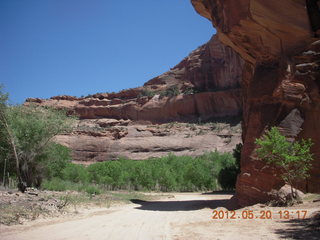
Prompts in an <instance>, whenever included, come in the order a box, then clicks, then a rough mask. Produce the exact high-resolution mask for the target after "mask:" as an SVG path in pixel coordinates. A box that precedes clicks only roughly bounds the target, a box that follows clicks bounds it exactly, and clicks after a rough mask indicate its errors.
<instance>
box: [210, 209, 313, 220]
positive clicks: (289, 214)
mask: <svg viewBox="0 0 320 240" xmlns="http://www.w3.org/2000/svg"><path fill="white" fill-rule="evenodd" d="M212 214H213V215H212V219H214V220H215V219H276V218H277V219H305V218H306V217H307V215H308V211H307V210H280V211H276V212H272V211H271V210H261V211H253V210H242V211H228V210H213V212H212Z"/></svg>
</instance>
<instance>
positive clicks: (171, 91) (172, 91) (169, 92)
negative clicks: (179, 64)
mask: <svg viewBox="0 0 320 240" xmlns="http://www.w3.org/2000/svg"><path fill="white" fill-rule="evenodd" d="M179 94H180V90H179V88H178V86H176V85H174V86H171V87H169V88H167V89H166V90H165V91H164V92H161V93H160V97H174V96H178V95H179Z"/></svg>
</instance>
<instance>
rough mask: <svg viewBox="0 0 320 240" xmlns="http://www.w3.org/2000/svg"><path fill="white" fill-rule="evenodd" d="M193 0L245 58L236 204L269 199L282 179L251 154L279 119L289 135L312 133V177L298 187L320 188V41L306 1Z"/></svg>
mask: <svg viewBox="0 0 320 240" xmlns="http://www.w3.org/2000/svg"><path fill="white" fill-rule="evenodd" d="M307 2H308V1H307ZM309 2H310V1H309ZM314 2H315V1H314ZM192 4H193V5H194V7H195V9H196V10H197V11H198V13H200V14H201V15H202V16H204V17H206V18H208V19H209V20H210V21H212V23H213V25H214V26H215V27H216V29H217V32H218V37H219V39H220V40H221V42H223V43H224V44H225V45H227V46H230V47H231V48H233V49H234V50H235V51H236V52H238V53H239V54H240V55H241V57H242V58H243V59H244V60H245V62H246V63H245V66H244V73H243V79H242V96H243V104H244V105H243V142H244V147H243V151H242V159H241V174H240V176H239V177H238V181H237V198H238V201H239V204H240V205H242V206H245V205H250V204H254V203H257V202H265V201H267V200H269V198H270V195H269V192H271V191H272V189H279V188H280V187H281V186H282V185H283V183H282V182H281V180H280V178H279V176H278V175H277V171H276V169H272V168H269V167H267V166H266V165H265V164H264V163H263V162H261V161H259V160H258V159H257V158H256V156H255V154H254V150H255V148H256V146H255V144H254V141H255V139H256V138H259V137H260V136H261V135H262V134H263V133H264V131H265V130H266V129H268V128H269V127H271V126H279V127H280V129H281V130H282V132H283V133H284V134H285V135H286V136H288V137H290V138H295V139H300V138H311V139H312V140H313V142H314V143H315V144H314V146H313V148H312V151H313V153H314V161H313V167H312V170H311V172H310V174H311V176H310V178H308V179H307V181H306V182H303V183H300V189H301V190H303V191H309V192H320V178H319V176H320V150H319V149H320V137H319V136H320V124H319V120H320V119H319V118H320V115H319V114H320V112H319V109H320V104H319V100H320V94H319V87H320V79H319V70H320V67H319V61H320V58H319V56H320V41H318V40H319V39H316V38H314V34H313V33H312V32H311V28H310V26H311V25H310V22H309V16H308V13H307V9H306V1H305V0H281V1H278V0H269V1H265V0H192ZM314 7H316V8H317V6H316V5H315V6H314ZM313 12H315V14H317V12H319V16H318V19H320V11H319V8H318V9H314V11H313ZM316 18H317V16H316Z"/></svg>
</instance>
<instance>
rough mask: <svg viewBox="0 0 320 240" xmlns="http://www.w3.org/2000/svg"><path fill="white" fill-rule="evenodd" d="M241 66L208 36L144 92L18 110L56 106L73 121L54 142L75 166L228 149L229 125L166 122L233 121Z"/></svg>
mask: <svg viewBox="0 0 320 240" xmlns="http://www.w3.org/2000/svg"><path fill="white" fill-rule="evenodd" d="M243 65H244V61H243V60H242V59H241V58H240V57H239V55H238V54H237V53H236V52H235V51H233V50H232V49H231V48H230V47H228V46H225V45H223V44H222V43H221V42H220V40H219V39H218V38H217V37H215V36H214V37H212V39H211V40H210V41H209V42H208V43H206V44H204V45H202V46H201V47H199V48H198V49H196V50H195V51H193V52H192V53H190V55H189V56H188V57H186V58H185V59H183V61H182V62H180V63H179V64H178V65H177V66H175V67H174V68H172V69H171V70H170V71H168V72H166V73H164V74H162V75H161V76H158V77H156V78H154V79H151V80H150V81H148V82H147V83H146V84H145V85H144V86H143V87H139V88H134V89H128V90H124V91H121V92H119V93H100V94H94V95H90V96H87V97H82V98H77V97H72V96H56V97H52V98H50V99H38V98H30V99H27V101H26V103H25V104H38V105H41V106H53V107H56V108H62V109H66V110H67V111H68V113H69V114H76V115H78V116H79V117H80V121H79V123H78V127H77V129H76V130H75V131H74V132H73V133H72V134H71V135H62V136H58V137H57V141H58V142H60V143H63V144H65V145H67V146H70V147H71V149H72V152H73V159H74V161H75V162H81V163H85V164H90V163H92V162H96V161H106V160H110V159H115V158H118V157H120V156H124V157H128V158H132V159H147V158H149V157H159V156H163V155H166V154H168V153H169V152H173V153H175V154H176V155H182V154H185V155H200V154H203V153H205V152H208V151H214V150H215V149H217V150H219V151H232V149H233V148H234V147H235V145H236V144H237V143H239V142H240V133H239V131H238V130H237V131H233V130H232V129H234V127H231V126H230V125H228V126H225V127H223V128H225V129H223V128H220V129H219V130H218V131H217V130H216V129H212V128H211V127H209V126H197V125H192V126H193V127H187V126H186V125H181V126H180V125H179V124H183V123H177V124H178V125H175V126H176V127H171V128H168V127H167V125H166V124H165V123H170V122H171V123H172V122H175V121H178V122H184V123H195V122H196V123H199V122H201V123H203V122H206V121H214V122H216V121H219V119H220V120H221V119H222V121H224V120H225V119H226V118H228V119H230V118H238V119H240V118H239V116H240V115H241V112H242V96H241V90H240V82H241V78H242V67H243ZM157 124H162V125H157ZM238 124H239V122H238ZM148 126H149V127H148ZM177 126H179V127H177ZM238 128H240V127H239V125H238ZM228 129H229V130H228ZM240 131H241V130H240Z"/></svg>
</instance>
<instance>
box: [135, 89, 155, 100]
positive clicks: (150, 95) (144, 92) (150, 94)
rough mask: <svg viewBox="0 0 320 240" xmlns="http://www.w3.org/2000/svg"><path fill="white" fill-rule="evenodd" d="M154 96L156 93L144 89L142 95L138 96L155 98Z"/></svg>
mask: <svg viewBox="0 0 320 240" xmlns="http://www.w3.org/2000/svg"><path fill="white" fill-rule="evenodd" d="M154 95H156V93H155V92H153V91H150V90H148V89H143V90H142V91H141V92H140V94H139V95H138V98H140V97H153V96H154Z"/></svg>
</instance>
